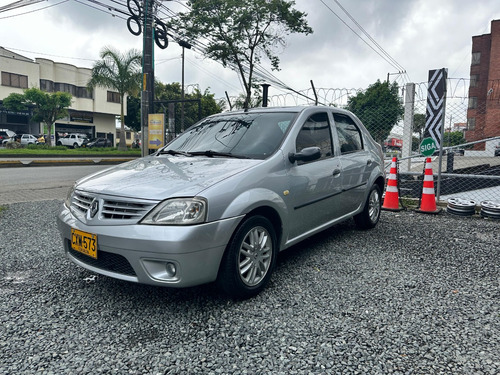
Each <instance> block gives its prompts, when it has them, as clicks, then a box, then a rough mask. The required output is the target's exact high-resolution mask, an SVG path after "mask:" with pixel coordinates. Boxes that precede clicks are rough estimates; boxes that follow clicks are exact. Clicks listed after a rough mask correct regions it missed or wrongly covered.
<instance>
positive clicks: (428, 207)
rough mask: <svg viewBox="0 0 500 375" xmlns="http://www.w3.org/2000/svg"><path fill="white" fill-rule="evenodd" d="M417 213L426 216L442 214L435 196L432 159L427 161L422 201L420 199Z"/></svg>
mask: <svg viewBox="0 0 500 375" xmlns="http://www.w3.org/2000/svg"><path fill="white" fill-rule="evenodd" d="M415 211H417V212H421V213H424V214H438V213H440V212H441V208H440V207H437V206H436V196H435V194H434V176H433V174H432V165H431V158H427V160H426V161H425V173H424V183H423V187H422V199H420V207H419V208H418V209H417V210H415Z"/></svg>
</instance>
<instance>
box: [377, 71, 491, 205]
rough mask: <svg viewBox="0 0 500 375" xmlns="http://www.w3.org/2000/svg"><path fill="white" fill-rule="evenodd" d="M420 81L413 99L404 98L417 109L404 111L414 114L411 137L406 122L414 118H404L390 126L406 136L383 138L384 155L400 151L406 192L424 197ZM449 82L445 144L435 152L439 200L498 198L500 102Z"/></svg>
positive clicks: (472, 201)
mask: <svg viewBox="0 0 500 375" xmlns="http://www.w3.org/2000/svg"><path fill="white" fill-rule="evenodd" d="M462 83H463V84H464V85H465V82H462ZM419 86H420V87H417V88H416V90H415V96H414V101H413V103H407V102H405V107H410V108H412V109H413V110H410V111H406V112H405V116H406V117H407V116H412V117H413V121H411V122H412V125H413V127H412V129H411V133H410V134H411V141H410V139H409V138H408V137H406V139H402V138H404V134H405V126H408V125H405V124H408V123H410V121H407V120H408V118H406V119H403V121H401V122H400V123H398V124H397V125H396V126H395V127H394V128H393V129H392V131H391V136H392V137H394V138H395V139H401V140H402V142H394V140H393V139H394V138H392V137H390V138H389V140H386V142H385V146H386V156H387V157H390V156H393V155H394V156H398V157H399V158H398V162H399V188H400V195H401V197H402V198H420V196H421V191H422V179H423V174H424V167H425V159H426V158H425V157H423V155H421V154H420V152H419V145H420V143H421V141H422V140H423V137H424V127H425V118H426V110H427V99H426V93H427V88H426V87H425V84H421V85H419ZM447 86H448V90H447V97H446V105H445V112H444V121H443V124H442V139H441V145H440V148H439V149H438V150H436V152H435V153H434V154H433V155H432V156H431V160H432V168H433V174H434V183H435V194H436V198H437V200H438V201H440V202H449V201H450V200H454V201H456V200H457V199H458V200H461V201H464V202H470V204H471V205H472V204H474V205H480V204H481V202H485V201H494V202H500V121H499V120H500V102H499V101H498V100H497V99H493V98H491V99H490V98H487V99H486V100H483V101H478V100H477V98H469V97H468V96H467V95H463V94H464V93H465V94H467V92H466V90H465V89H459V86H458V84H457V83H456V82H453V81H452V80H448V83H447ZM422 87H424V88H425V89H423V88H422ZM406 99H408V98H406ZM409 104H410V105H409ZM411 104H413V105H411ZM406 109H408V108H406ZM495 114H496V115H495ZM398 137H401V138H398ZM405 141H406V142H408V143H410V142H411V148H410V155H409V156H403V152H402V149H403V146H404V142H405ZM395 144H397V146H396V147H394V145H395ZM398 146H401V147H398ZM388 165H389V164H388Z"/></svg>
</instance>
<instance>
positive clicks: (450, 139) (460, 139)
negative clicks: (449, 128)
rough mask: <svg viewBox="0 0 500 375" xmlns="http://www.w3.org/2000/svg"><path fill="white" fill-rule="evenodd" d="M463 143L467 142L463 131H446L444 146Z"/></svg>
mask: <svg viewBox="0 0 500 375" xmlns="http://www.w3.org/2000/svg"><path fill="white" fill-rule="evenodd" d="M463 143H465V138H464V134H463V133H462V132H461V131H455V132H446V133H444V137H443V147H450V146H458V145H461V144H463Z"/></svg>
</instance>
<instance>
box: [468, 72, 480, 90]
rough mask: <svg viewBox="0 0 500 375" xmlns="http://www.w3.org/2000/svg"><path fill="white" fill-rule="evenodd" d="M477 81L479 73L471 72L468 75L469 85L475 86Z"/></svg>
mask: <svg viewBox="0 0 500 375" xmlns="http://www.w3.org/2000/svg"><path fill="white" fill-rule="evenodd" d="M478 82H479V74H472V75H471V76H470V84H469V85H470V87H477V85H478Z"/></svg>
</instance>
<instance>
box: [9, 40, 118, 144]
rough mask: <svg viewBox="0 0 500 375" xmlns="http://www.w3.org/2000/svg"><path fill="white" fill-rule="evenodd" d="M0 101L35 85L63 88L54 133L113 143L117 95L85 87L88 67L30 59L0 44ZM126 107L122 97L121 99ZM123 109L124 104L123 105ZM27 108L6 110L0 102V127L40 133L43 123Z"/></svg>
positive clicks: (105, 90) (89, 72)
mask: <svg viewBox="0 0 500 375" xmlns="http://www.w3.org/2000/svg"><path fill="white" fill-rule="evenodd" d="M0 71H1V82H0V101H1V100H2V99H4V98H6V97H7V96H8V95H9V94H11V93H20V94H22V93H23V90H24V89H27V88H31V87H36V88H39V89H41V90H43V91H47V92H56V91H63V92H69V93H70V94H71V95H72V96H73V99H72V102H71V106H70V107H69V109H68V116H67V117H66V118H63V119H60V120H57V121H56V124H55V132H56V136H59V135H62V134H64V133H83V134H87V136H88V137H89V138H93V137H103V138H108V139H110V140H111V141H112V142H113V144H115V139H116V116H119V115H120V95H119V94H118V92H114V91H110V90H107V89H105V88H102V87H96V88H95V89H94V90H93V92H89V90H87V87H86V86H87V82H88V81H89V79H90V76H91V69H88V68H79V67H76V66H74V65H70V64H66V63H58V62H54V61H52V60H48V59H44V58H36V59H35V60H31V59H29V58H27V57H24V56H22V55H19V54H17V53H15V52H12V51H9V50H7V49H5V48H2V47H0ZM125 106H126V100H125ZM125 111H126V107H125ZM30 119H31V115H30V113H29V111H26V112H13V111H7V110H6V109H5V108H3V107H2V105H1V104H0V128H1V129H9V130H12V131H15V132H17V133H30V134H35V135H38V134H43V133H44V127H43V126H44V124H39V123H34V122H32V121H31V120H30Z"/></svg>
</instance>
